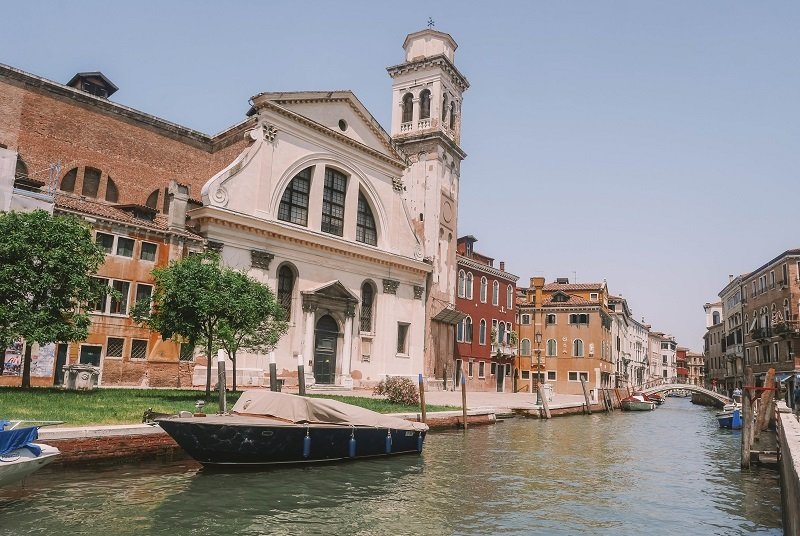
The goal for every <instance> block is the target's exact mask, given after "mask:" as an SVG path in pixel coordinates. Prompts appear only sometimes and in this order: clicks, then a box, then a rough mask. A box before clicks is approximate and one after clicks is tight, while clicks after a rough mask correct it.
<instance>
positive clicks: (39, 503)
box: [0, 399, 783, 536]
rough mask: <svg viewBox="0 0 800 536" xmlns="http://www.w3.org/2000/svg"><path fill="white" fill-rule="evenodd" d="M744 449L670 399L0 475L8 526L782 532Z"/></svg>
mask: <svg viewBox="0 0 800 536" xmlns="http://www.w3.org/2000/svg"><path fill="white" fill-rule="evenodd" d="M738 460H739V435H738V432H730V431H722V430H719V428H718V427H717V425H716V420H715V419H714V412H713V411H712V410H710V409H706V408H701V407H697V406H693V405H692V404H691V403H690V402H689V401H688V400H686V399H669V400H668V402H667V403H666V404H665V405H663V406H661V407H659V408H658V409H657V410H656V411H654V412H649V413H621V412H615V413H613V414H611V415H605V414H599V415H598V414H595V415H592V416H574V417H566V418H559V419H554V420H552V421H537V420H526V419H512V420H508V421H504V422H501V423H499V424H497V425H495V426H488V427H475V428H473V429H470V430H469V432H468V433H467V434H463V433H462V432H459V431H451V432H436V433H433V434H430V435H429V436H428V440H427V441H426V444H425V451H424V453H423V455H422V456H416V455H411V456H401V457H395V458H390V459H378V460H368V461H358V462H352V463H344V464H338V465H325V466H314V467H301V468H280V469H274V470H268V471H263V472H258V473H214V472H208V471H203V470H202V469H200V468H199V466H197V465H195V464H194V463H193V462H190V461H181V462H173V463H147V464H139V465H125V466H117V467H106V468H103V469H98V470H88V469H83V470H63V469H62V470H59V469H52V470H51V469H44V470H42V471H40V472H39V473H36V474H34V475H33V476H32V477H30V478H29V479H28V480H27V481H26V482H25V485H24V486H12V487H10V488H3V489H2V490H0V535H3V536H5V535H15V536H22V535H32V534H41V535H52V534H86V535H128V534H130V535H137V536H138V535H172V536H182V535H259V534H281V535H283V534H285V535H294V534H332V535H339V534H343V535H344V534H348V535H382V534H387V535H389V534H391V535H398V534H423V535H428V534H431V535H439V534H475V535H478V534H481V535H482V534H520V535H522V534H525V535H527V534H531V535H534V534H542V535H549V534H565V535H566V534H601V535H605V534H608V535H635V536H641V535H642V534H646V533H649V534H652V533H660V534H676V535H695V534H697V535H705V534H718V535H726V536H727V535H737V534H742V535H745V534H770V535H780V534H782V533H783V532H782V529H781V519H780V491H779V488H778V476H777V473H776V472H775V471H770V470H766V469H755V470H752V471H750V472H745V473H743V472H742V471H740V470H739V467H738Z"/></svg>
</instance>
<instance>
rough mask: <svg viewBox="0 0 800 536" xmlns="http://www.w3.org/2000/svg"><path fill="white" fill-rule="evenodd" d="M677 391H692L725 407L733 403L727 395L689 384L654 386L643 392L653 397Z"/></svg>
mask: <svg viewBox="0 0 800 536" xmlns="http://www.w3.org/2000/svg"><path fill="white" fill-rule="evenodd" d="M675 389H683V390H684V391H691V392H693V393H702V394H704V395H706V396H709V397H711V398H713V399H714V400H716V401H717V402H719V403H720V404H721V405H723V406H724V405H725V404H730V403H731V402H733V400H732V399H730V398H728V397H727V396H725V395H722V394H720V393H717V392H714V391H711V390H710V389H706V388H705V387H700V386H699V385H691V384H687V383H662V384H660V385H654V386H652V387H648V388H646V389H642V392H643V393H644V394H646V395H652V394H655V393H663V392H665V391H672V390H675Z"/></svg>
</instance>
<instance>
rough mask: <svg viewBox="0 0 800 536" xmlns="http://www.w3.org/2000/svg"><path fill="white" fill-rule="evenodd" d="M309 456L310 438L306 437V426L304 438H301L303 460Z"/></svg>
mask: <svg viewBox="0 0 800 536" xmlns="http://www.w3.org/2000/svg"><path fill="white" fill-rule="evenodd" d="M309 456H311V436H309V435H308V427H307V426H306V437H304V438H303V458H308V457H309Z"/></svg>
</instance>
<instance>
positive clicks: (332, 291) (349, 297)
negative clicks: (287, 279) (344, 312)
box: [302, 279, 359, 303]
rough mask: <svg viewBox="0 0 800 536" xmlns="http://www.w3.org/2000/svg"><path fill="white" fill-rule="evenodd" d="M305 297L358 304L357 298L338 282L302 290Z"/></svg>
mask: <svg viewBox="0 0 800 536" xmlns="http://www.w3.org/2000/svg"><path fill="white" fill-rule="evenodd" d="M302 294H304V295H305V296H317V297H320V298H333V299H335V300H344V301H348V302H350V301H352V302H355V303H358V301H359V300H358V297H356V296H355V295H354V294H353V293H352V292H350V291H349V290H347V287H345V286H344V285H342V283H340V282H339V280H338V279H337V280H334V281H329V282H327V283H323V284H322V285H319V286H317V287H314V288H311V289H308V290H304V291H303V292H302Z"/></svg>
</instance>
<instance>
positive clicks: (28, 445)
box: [0, 420, 60, 486]
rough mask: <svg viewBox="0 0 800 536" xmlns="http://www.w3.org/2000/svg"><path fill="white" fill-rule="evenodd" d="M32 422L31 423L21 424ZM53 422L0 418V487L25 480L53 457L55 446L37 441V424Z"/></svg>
mask: <svg viewBox="0 0 800 536" xmlns="http://www.w3.org/2000/svg"><path fill="white" fill-rule="evenodd" d="M25 424H34V426H23V425H25ZM45 424H60V423H59V422H54V421H46V422H41V421H6V420H3V421H0V486H5V485H8V484H12V483H14V482H18V481H20V480H22V479H24V478H25V477H26V476H28V475H29V474H31V473H33V472H34V471H38V470H39V469H41V468H42V467H44V466H45V465H47V464H49V463H51V462H52V461H53V460H55V458H56V456H58V455H59V454H60V451H59V450H58V449H57V448H56V447H52V446H50V445H45V444H42V443H36V440H37V439H38V438H39V426H43V425H45Z"/></svg>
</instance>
